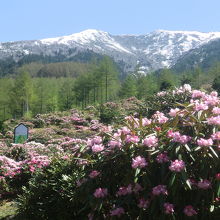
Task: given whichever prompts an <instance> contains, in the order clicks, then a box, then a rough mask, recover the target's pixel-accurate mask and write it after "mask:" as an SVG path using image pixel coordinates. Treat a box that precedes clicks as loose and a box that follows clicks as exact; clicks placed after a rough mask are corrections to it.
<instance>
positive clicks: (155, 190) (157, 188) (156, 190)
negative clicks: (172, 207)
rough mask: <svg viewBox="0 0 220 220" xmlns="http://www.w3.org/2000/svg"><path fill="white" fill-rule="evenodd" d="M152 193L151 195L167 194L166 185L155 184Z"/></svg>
mask: <svg viewBox="0 0 220 220" xmlns="http://www.w3.org/2000/svg"><path fill="white" fill-rule="evenodd" d="M152 193H153V195H155V196H158V195H160V194H162V195H168V192H167V187H166V186H165V185H158V186H155V187H154V188H153V189H152Z"/></svg>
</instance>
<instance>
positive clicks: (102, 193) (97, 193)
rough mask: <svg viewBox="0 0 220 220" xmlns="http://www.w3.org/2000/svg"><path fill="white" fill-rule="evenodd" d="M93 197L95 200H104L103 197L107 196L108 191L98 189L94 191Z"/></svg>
mask: <svg viewBox="0 0 220 220" xmlns="http://www.w3.org/2000/svg"><path fill="white" fill-rule="evenodd" d="M93 195H94V196H95V197H96V198H104V197H105V196H107V195H108V190H107V189H106V188H98V189H96V190H95V192H94V193H93Z"/></svg>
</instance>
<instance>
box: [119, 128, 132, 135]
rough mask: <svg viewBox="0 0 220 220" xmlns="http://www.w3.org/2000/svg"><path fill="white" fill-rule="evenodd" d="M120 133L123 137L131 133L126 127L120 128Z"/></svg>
mask: <svg viewBox="0 0 220 220" xmlns="http://www.w3.org/2000/svg"><path fill="white" fill-rule="evenodd" d="M120 132H121V133H122V134H124V135H127V134H130V133H131V131H130V129H129V128H128V127H122V128H121V129H120Z"/></svg>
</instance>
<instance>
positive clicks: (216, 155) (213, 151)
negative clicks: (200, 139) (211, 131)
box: [209, 147, 219, 158]
mask: <svg viewBox="0 0 220 220" xmlns="http://www.w3.org/2000/svg"><path fill="white" fill-rule="evenodd" d="M209 149H210V150H211V151H212V153H213V154H214V156H215V157H216V158H219V157H218V154H216V152H215V150H214V149H213V148H212V147H209Z"/></svg>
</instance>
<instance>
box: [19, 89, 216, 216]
mask: <svg viewBox="0 0 220 220" xmlns="http://www.w3.org/2000/svg"><path fill="white" fill-rule="evenodd" d="M175 91H176V93H175V95H181V96H186V100H189V102H188V103H185V104H180V103H179V104H177V105H176V106H174V102H173V100H172V103H171V104H170V103H168V106H169V104H170V106H172V108H170V109H168V108H167V107H166V108H165V112H160V111H156V112H154V114H153V115H152V117H151V118H135V117H133V116H129V117H126V119H125V121H124V123H125V126H124V127H122V128H120V129H118V130H113V131H112V130H111V129H109V130H106V132H104V133H103V134H102V135H101V136H97V137H94V138H90V139H89V140H88V141H87V142H86V143H85V142H81V143H79V146H80V147H79V148H78V149H77V150H76V152H75V156H73V157H72V158H69V160H65V162H64V163H61V162H57V163H59V166H60V167H59V166H58V165H57V164H56V163H53V162H52V163H51V164H50V165H49V166H48V169H46V173H40V174H39V175H38V176H37V177H35V178H33V179H32V180H31V182H30V184H29V187H27V188H25V191H24V194H23V195H22V197H21V199H20V211H21V212H22V213H23V214H26V215H27V216H29V218H31V219H59V218H60V216H62V215H63V216H65V218H64V217H63V218H64V219H73V218H75V219H85V218H86V217H88V219H104V218H106V219H114V218H117V217H118V218H121V219H150V220H158V219H178V220H181V219H188V218H190V217H191V218H192V219H193V218H194V219H209V220H215V219H216V220H217V219H219V216H220V160H219V155H220V153H219V152H220V143H219V141H220V131H219V125H220V111H219V109H218V108H219V107H220V100H219V98H218V96H217V94H216V93H215V92H212V93H211V94H206V93H205V92H201V91H197V90H193V91H191V88H190V87H189V86H183V87H182V88H180V89H177V90H175ZM177 91H178V93H177ZM160 96H162V97H164V96H165V95H164V94H163V95H161V94H160ZM167 102H169V100H167V101H166V103H165V105H166V104H167ZM199 105H200V107H198V106H199ZM58 167H59V168H58ZM70 167H71V168H73V167H74V170H71V171H70V170H69V168H70ZM48 178H49V180H48ZM40 183H42V184H40ZM39 185H40V187H39ZM38 187H39V188H38ZM44 195H47V197H45V196H44ZM52 206H53V207H56V208H55V209H54V210H53V213H52V212H51V209H50V208H49V207H52ZM64 206H65V209H64V208H63V209H60V207H64ZM68 207H69V208H68ZM36 210H37V211H36ZM39 210H40V211H39ZM54 216H59V217H57V218H56V217H54Z"/></svg>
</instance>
